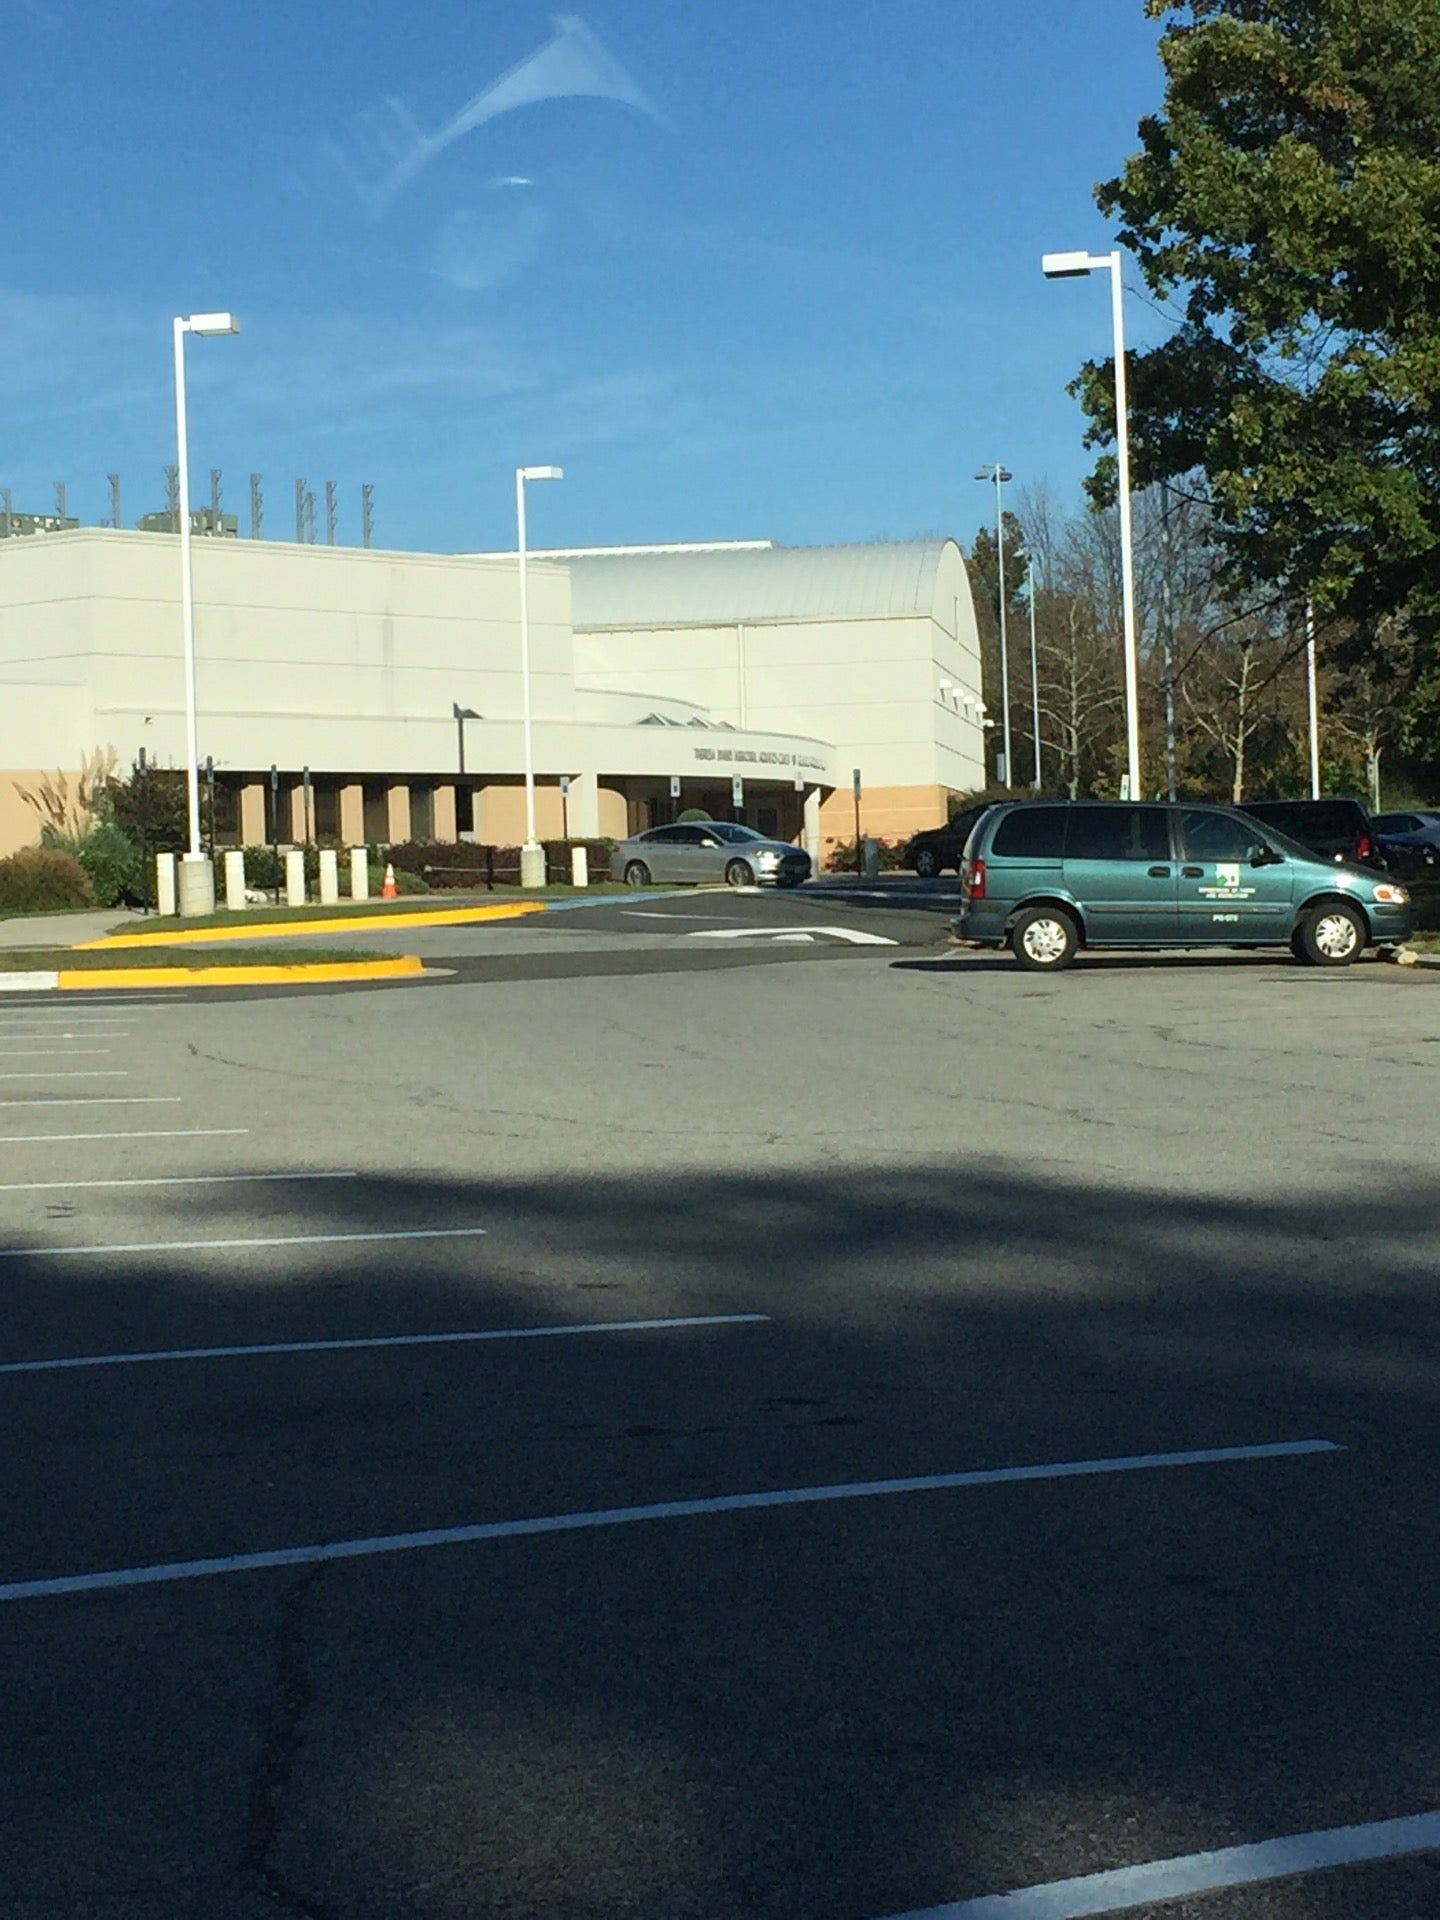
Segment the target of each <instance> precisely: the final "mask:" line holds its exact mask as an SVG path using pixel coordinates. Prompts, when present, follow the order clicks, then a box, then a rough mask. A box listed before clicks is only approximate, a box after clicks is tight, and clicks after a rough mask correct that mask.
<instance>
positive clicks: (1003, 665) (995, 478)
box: [975, 461, 1015, 787]
mask: <svg viewBox="0 0 1440 1920" xmlns="http://www.w3.org/2000/svg"><path fill="white" fill-rule="evenodd" d="M975 478H976V479H977V480H984V481H985V482H986V483H987V484H988V483H990V482H993V483H994V486H995V561H996V564H997V566H998V567H999V569H1000V705H1001V708H1002V709H1003V711H1002V715H1001V719H1002V723H1003V726H1004V735H1003V738H1004V741H1005V747H1004V753H1005V776H1004V781H1003V784H1004V785H1005V786H1007V787H1008V786H1009V785H1010V784H1011V782H1012V781H1013V780H1014V778H1015V774H1014V769H1013V767H1012V765H1011V761H1010V635H1009V628H1008V622H1007V618H1006V612H1005V499H1004V494H1003V493H1002V491H1001V489H1002V488H1003V487H1004V485H1005V482H1006V481H1007V480H1013V479H1014V478H1015V476H1014V474H1013V473H1011V472H1010V471H1009V469H1008V468H1006V467H1002V466H1001V465H1000V464H999V463H998V461H997V462H996V464H995V465H994V466H993V467H981V469H980V471H979V472H978V473H977V474H976V476H975Z"/></svg>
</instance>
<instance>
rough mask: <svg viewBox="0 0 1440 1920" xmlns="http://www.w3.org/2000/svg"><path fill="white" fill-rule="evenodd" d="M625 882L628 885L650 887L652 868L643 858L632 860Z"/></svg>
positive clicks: (627, 868)
mask: <svg viewBox="0 0 1440 1920" xmlns="http://www.w3.org/2000/svg"><path fill="white" fill-rule="evenodd" d="M625 884H626V886H627V887H648V886H649V884H650V869H649V867H647V866H646V864H645V862H644V861H643V860H632V861H631V862H630V864H629V866H628V867H626V869H625Z"/></svg>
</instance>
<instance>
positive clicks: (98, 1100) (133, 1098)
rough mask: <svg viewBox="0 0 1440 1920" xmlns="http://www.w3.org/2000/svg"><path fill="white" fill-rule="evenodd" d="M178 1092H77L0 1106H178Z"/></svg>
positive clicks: (0, 1105) (6, 1102)
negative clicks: (59, 1096)
mask: <svg viewBox="0 0 1440 1920" xmlns="http://www.w3.org/2000/svg"><path fill="white" fill-rule="evenodd" d="M181 1098H182V1096H181V1095H180V1094H178V1093H77V1094H76V1095H75V1096H74V1098H73V1099H72V1098H71V1096H70V1095H69V1094H68V1093H67V1094H66V1095H65V1096H64V1098H63V1099H60V1100H52V1099H51V1098H50V1097H49V1095H48V1094H47V1095H45V1096H44V1098H42V1099H39V1100H0V1107H178V1106H179V1104H180V1101H181Z"/></svg>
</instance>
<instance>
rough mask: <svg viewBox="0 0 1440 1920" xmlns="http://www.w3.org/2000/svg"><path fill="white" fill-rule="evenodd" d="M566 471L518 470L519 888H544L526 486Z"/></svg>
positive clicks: (516, 495)
mask: <svg viewBox="0 0 1440 1920" xmlns="http://www.w3.org/2000/svg"><path fill="white" fill-rule="evenodd" d="M564 478H565V469H564V468H563V467H517V468H516V469H515V526H516V531H517V533H518V535H519V562H520V700H521V707H522V712H523V714H524V732H525V844H524V846H523V847H522V848H521V849H520V884H521V886H522V887H543V886H544V884H545V855H544V852H543V850H542V848H541V846H540V842H539V840H538V838H537V837H536V831H535V736H534V731H533V728H532V725H531V719H530V583H529V579H528V573H527V553H526V539H525V486H526V482H527V481H530V480H563V479H564Z"/></svg>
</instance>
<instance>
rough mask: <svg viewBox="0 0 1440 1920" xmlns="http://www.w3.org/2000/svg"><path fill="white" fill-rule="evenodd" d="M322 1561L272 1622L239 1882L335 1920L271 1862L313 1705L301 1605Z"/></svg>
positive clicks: (321, 1919) (297, 1910)
mask: <svg viewBox="0 0 1440 1920" xmlns="http://www.w3.org/2000/svg"><path fill="white" fill-rule="evenodd" d="M326 1572H327V1568H326V1566H325V1564H324V1563H323V1562H321V1563H320V1564H318V1565H316V1566H312V1567H307V1568H306V1569H305V1570H304V1572H303V1573H301V1574H300V1575H299V1576H298V1578H296V1579H295V1580H293V1581H292V1582H291V1584H290V1585H289V1586H288V1587H287V1588H286V1589H285V1592H284V1594H283V1595H282V1597H281V1601H280V1608H279V1612H278V1614H277V1616H276V1621H275V1634H274V1643H273V1644H274V1659H273V1666H272V1674H273V1680H272V1689H271V1696H270V1702H269V1707H268V1710H267V1712H266V1714H265V1718H264V1723H263V1726H262V1730H261V1742H260V1752H259V1755H258V1756H257V1758H256V1762H255V1766H254V1769H253V1771H252V1773H251V1776H250V1791H249V1795H248V1799H247V1804H246V1809H245V1821H244V1826H243V1828H242V1831H241V1844H240V1871H241V1874H242V1876H243V1878H244V1879H245V1880H246V1881H248V1882H249V1883H250V1884H251V1885H252V1886H253V1887H254V1888H255V1889H256V1890H257V1891H258V1892H260V1893H261V1894H263V1895H264V1897H265V1898H266V1899H268V1900H270V1901H273V1902H274V1904H275V1906H276V1907H277V1908H278V1909H279V1910H280V1911H281V1912H282V1913H287V1914H296V1915H299V1916H300V1920H340V1916H339V1915H338V1913H337V1912H336V1910H335V1908H333V1907H331V1906H328V1905H326V1904H325V1902H323V1901H321V1900H317V1899H313V1898H312V1897H311V1896H310V1895H309V1894H305V1893H301V1892H300V1890H299V1889H298V1888H296V1887H292V1886H291V1885H290V1883H289V1882H288V1881H287V1880H286V1878H285V1876H284V1873H283V1872H282V1871H281V1869H280V1867H279V1866H278V1865H277V1864H276V1861H275V1857H274V1856H275V1848H276V1843H277V1841H278V1838H279V1834H280V1826H281V1821H282V1819H283V1817H284V1810H285V1801H286V1800H287V1798H288V1796H289V1792H290V1786H291V1782H292V1780H293V1777H294V1772H295V1762H296V1759H297V1757H298V1755H299V1753H300V1749H301V1748H302V1747H303V1745H304V1744H305V1722H306V1719H307V1717H308V1715H309V1712H310V1709H311V1706H312V1705H313V1703H314V1698H315V1688H314V1684H313V1682H312V1680H311V1678H310V1672H309V1655H310V1639H309V1632H308V1630H307V1626H306V1620H305V1609H306V1602H307V1600H308V1599H309V1597H310V1594H311V1592H312V1591H313V1590H314V1588H315V1587H316V1586H317V1585H318V1583H319V1582H320V1581H321V1580H322V1579H323V1578H324V1576H325V1573H326Z"/></svg>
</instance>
